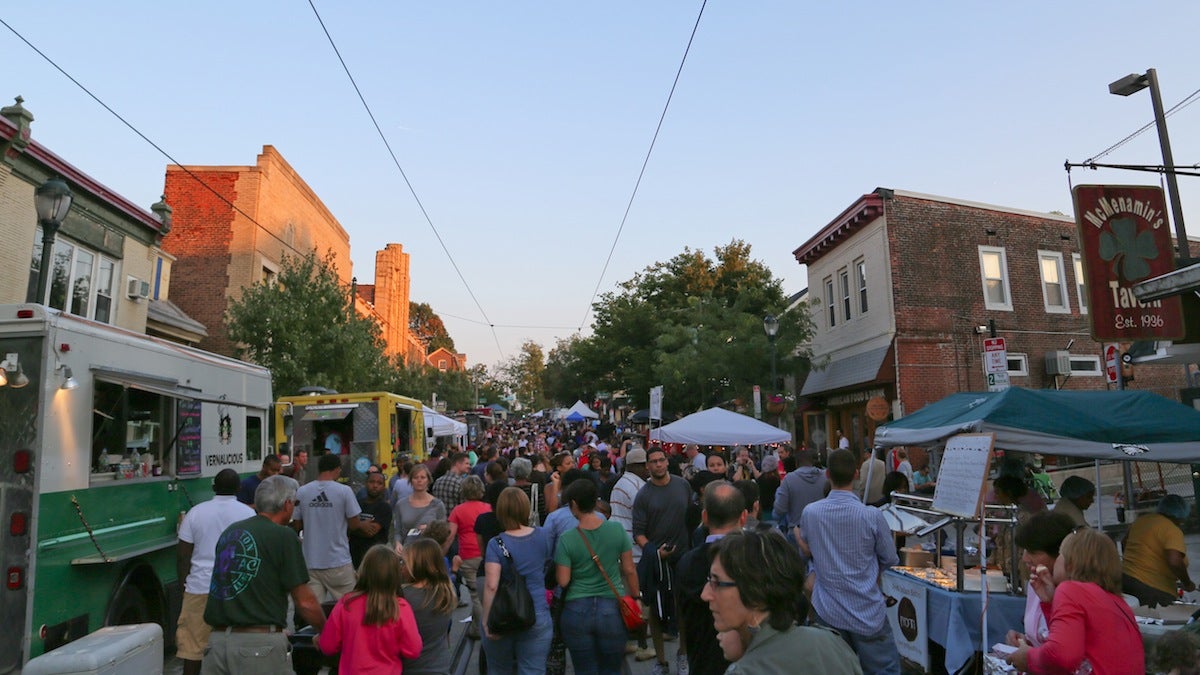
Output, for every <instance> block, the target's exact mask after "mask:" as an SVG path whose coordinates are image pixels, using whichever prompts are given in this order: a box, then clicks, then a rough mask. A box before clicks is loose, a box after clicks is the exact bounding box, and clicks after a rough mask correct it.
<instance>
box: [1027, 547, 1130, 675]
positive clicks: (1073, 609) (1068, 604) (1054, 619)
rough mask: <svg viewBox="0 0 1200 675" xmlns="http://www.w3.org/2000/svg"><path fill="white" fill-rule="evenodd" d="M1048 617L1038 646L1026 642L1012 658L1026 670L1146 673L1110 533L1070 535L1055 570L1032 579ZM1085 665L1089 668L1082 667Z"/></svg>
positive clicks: (1038, 571)
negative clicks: (1125, 598) (1045, 636)
mask: <svg viewBox="0 0 1200 675" xmlns="http://www.w3.org/2000/svg"><path fill="white" fill-rule="evenodd" d="M1029 583H1030V585H1031V586H1032V587H1033V590H1034V592H1035V593H1037V595H1038V597H1039V598H1040V599H1041V601H1042V612H1044V613H1045V615H1046V616H1047V617H1048V618H1049V636H1048V637H1047V638H1046V640H1045V641H1044V642H1043V643H1042V644H1041V646H1039V647H1030V646H1029V645H1027V644H1023V643H1022V644H1021V645H1020V646H1019V647H1018V649H1017V651H1016V652H1014V653H1012V654H1010V655H1009V656H1008V657H1007V660H1008V662H1009V663H1010V664H1012V665H1013V666H1014V667H1016V669H1017V670H1020V671H1022V672H1028V673H1033V674H1034V675H1041V674H1043V673H1076V672H1089V673H1093V674H1094V675H1105V674H1106V673H1112V674H1114V675H1143V674H1144V673H1145V672H1146V666H1145V652H1144V651H1143V647H1142V635H1141V633H1140V632H1139V631H1138V627H1137V622H1136V621H1135V620H1134V618H1133V611H1132V610H1130V609H1129V605H1127V604H1126V603H1125V600H1124V599H1123V598H1122V597H1121V558H1120V556H1119V555H1117V545H1116V544H1114V543H1113V540H1112V539H1109V538H1108V536H1107V535H1105V534H1103V533H1101V532H1098V531H1096V530H1093V529H1082V530H1079V531H1077V532H1074V533H1072V534H1069V535H1067V537H1066V539H1063V543H1062V546H1061V547H1060V548H1059V556H1058V559H1057V560H1056V561H1055V562H1054V570H1053V571H1050V570H1047V569H1046V567H1045V566H1044V565H1039V566H1038V567H1037V568H1036V570H1035V572H1034V574H1033V575H1031V577H1030V580H1029ZM1084 664H1089V665H1090V670H1080V668H1081V667H1083V666H1084Z"/></svg>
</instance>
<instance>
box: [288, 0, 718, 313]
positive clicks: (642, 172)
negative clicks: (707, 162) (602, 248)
mask: <svg viewBox="0 0 1200 675" xmlns="http://www.w3.org/2000/svg"><path fill="white" fill-rule="evenodd" d="M309 1H310V2H311V0H309ZM707 4H708V0H703V1H702V2H701V3H700V12H699V13H697V14H696V23H695V25H693V26H692V34H691V36H690V37H688V41H687V47H685V48H684V50H683V58H682V59H680V61H679V69H678V70H676V71H675V81H674V82H672V83H671V91H670V92H668V93H667V101H666V103H664V104H663V110H662V114H661V115H659V116H658V126H656V127H655V128H654V136H653V137H651V139H650V147H649V148H648V149H647V150H646V157H645V159H643V160H642V168H641V170H640V171H638V177H637V180H636V181H635V182H634V184H633V193H632V194H630V195H629V202H628V203H627V204H626V205H625V214H624V215H623V216H621V224H620V226H619V227H617V234H616V236H615V237H613V243H612V246H610V247H609V249H608V257H607V258H605V259H604V267H603V268H602V269H601V270H600V278H599V279H597V280H596V288H595V289H593V290H592V297H591V298H590V299H588V303H587V308H586V309H585V310H584V312H583V320H582V321H580V322H579V327H578V328H577V329H576V330H583V326H584V324H586V323H587V320H588V317H589V316H591V313H592V303H594V302H595V301H596V296H597V295H599V294H600V284H602V283H604V275H605V274H607V273H608V266H609V265H610V264H611V263H612V258H613V253H615V252H616V250H617V242H619V241H621V232H623V231H624V230H625V222H626V221H627V220H629V211H630V210H631V209H632V208H633V200H634V199H635V198H636V197H637V193H638V188H639V187H640V186H641V185H642V177H643V176H645V175H646V167H647V166H648V165H649V164H650V155H651V154H652V153H653V152H654V144H655V142H657V141H658V132H660V131H662V125H663V120H665V119H666V118H667V110H668V109H669V108H670V107H671V99H672V98H673V97H674V96H675V87H677V86H679V78H680V76H681V75H682V74H683V66H684V64H685V63H687V57H688V52H689V51H691V49H692V41H693V40H695V39H696V31H697V30H699V29H700V19H701V17H703V16H704V7H705V5H707Z"/></svg>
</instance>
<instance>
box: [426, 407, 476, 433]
mask: <svg viewBox="0 0 1200 675" xmlns="http://www.w3.org/2000/svg"><path fill="white" fill-rule="evenodd" d="M422 408H424V413H425V428H427V429H430V430H432V431H433V435H434V436H466V435H467V425H466V424H463V423H462V422H459V421H458V420H453V419H450V418H449V417H446V416H445V415H443V414H441V413H438V412H435V411H434V410H433V409H432V408H430V407H429V406H422Z"/></svg>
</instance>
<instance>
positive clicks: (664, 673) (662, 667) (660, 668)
mask: <svg viewBox="0 0 1200 675" xmlns="http://www.w3.org/2000/svg"><path fill="white" fill-rule="evenodd" d="M650 672H651V673H653V674H654V675H671V666H668V665H667V664H665V663H663V662H661V661H659V662H656V663H655V664H654V670H652V671H650Z"/></svg>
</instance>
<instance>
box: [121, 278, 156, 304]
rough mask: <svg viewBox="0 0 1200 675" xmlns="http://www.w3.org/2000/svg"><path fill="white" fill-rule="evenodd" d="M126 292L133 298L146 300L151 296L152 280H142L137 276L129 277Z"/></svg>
mask: <svg viewBox="0 0 1200 675" xmlns="http://www.w3.org/2000/svg"><path fill="white" fill-rule="evenodd" d="M125 294H126V295H128V296H129V298H130V299H131V300H145V299H146V298H148V297H150V282H148V281H142V280H141V279H138V278H137V277H129V283H128V288H127V289H126V290H125Z"/></svg>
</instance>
